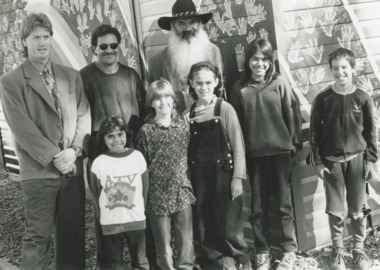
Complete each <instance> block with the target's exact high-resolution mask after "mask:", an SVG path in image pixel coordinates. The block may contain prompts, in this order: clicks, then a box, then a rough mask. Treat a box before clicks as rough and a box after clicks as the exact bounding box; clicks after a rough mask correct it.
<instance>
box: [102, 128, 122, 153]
mask: <svg viewBox="0 0 380 270" xmlns="http://www.w3.org/2000/svg"><path fill="white" fill-rule="evenodd" d="M104 142H105V143H106V145H107V147H108V150H109V151H110V152H111V153H122V152H124V151H125V144H126V143H127V134H125V131H124V130H120V127H116V128H115V129H114V130H113V131H112V132H111V133H108V134H106V135H105V136H104Z"/></svg>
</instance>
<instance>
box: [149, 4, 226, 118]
mask: <svg viewBox="0 0 380 270" xmlns="http://www.w3.org/2000/svg"><path fill="white" fill-rule="evenodd" d="M211 18H212V13H204V14H198V12H197V11H196V8H195V5H194V3H193V2H192V1H191V0H177V1H176V2H175V3H174V5H173V8H172V17H161V18H159V19H158V26H159V27H161V28H162V29H164V30H168V31H170V32H169V36H168V46H167V47H166V48H165V49H163V50H162V51H161V52H159V53H158V54H157V55H155V56H154V57H153V58H152V60H151V61H150V63H149V79H148V80H149V83H151V82H153V81H155V80H158V79H160V78H165V79H167V80H169V81H170V82H171V83H172V85H173V88H174V90H175V91H176V97H177V107H176V109H177V111H178V113H180V114H182V112H183V111H184V110H185V109H186V108H187V107H188V106H190V105H191V104H192V103H193V99H192V98H191V97H190V95H189V93H188V85H187V83H186V81H187V75H188V74H189V71H190V67H191V66H192V65H193V64H195V63H198V62H201V61H210V62H211V63H213V64H214V65H216V66H217V67H218V68H219V70H220V71H221V72H222V71H223V64H222V57H221V54H220V51H219V48H218V47H217V46H216V45H214V44H213V43H211V42H210V40H209V38H208V36H207V33H206V31H205V30H204V29H203V24H205V23H207V22H208V21H209V20H210V19H211ZM222 78H223V76H222Z"/></svg>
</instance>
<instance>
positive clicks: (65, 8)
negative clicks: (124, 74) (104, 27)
mask: <svg viewBox="0 0 380 270" xmlns="http://www.w3.org/2000/svg"><path fill="white" fill-rule="evenodd" d="M51 5H52V6H54V7H55V8H56V9H57V10H59V12H60V13H61V15H62V16H63V17H64V19H65V21H66V22H67V23H68V24H69V26H70V28H71V30H72V32H73V33H74V34H75V36H77V37H78V39H79V44H80V49H81V51H82V53H83V55H84V56H85V58H86V60H87V62H88V63H91V62H93V61H94V60H95V59H96V58H95V57H96V56H95V55H94V54H93V51H92V48H91V33H92V32H93V31H94V29H95V28H96V27H97V26H99V25H100V24H110V25H112V26H114V27H116V28H117V29H118V30H119V32H120V33H121V37H122V39H121V42H120V45H119V47H120V52H121V54H120V55H119V61H120V62H121V63H122V64H125V65H128V66H130V67H133V68H134V69H135V70H136V71H137V72H139V73H140V64H139V56H138V50H137V48H136V45H135V44H133V41H132V40H133V39H132V38H131V33H130V31H129V30H128V27H127V23H126V22H125V20H124V19H123V16H122V14H121V10H120V7H119V5H118V3H117V1H115V0H51Z"/></svg>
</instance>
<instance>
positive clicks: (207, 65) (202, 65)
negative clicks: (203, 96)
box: [187, 61, 223, 100]
mask: <svg viewBox="0 0 380 270" xmlns="http://www.w3.org/2000/svg"><path fill="white" fill-rule="evenodd" d="M201 70H208V71H211V72H212V73H213V74H214V76H215V79H218V80H219V82H218V85H217V86H216V87H215V88H214V94H215V95H216V96H217V97H220V96H221V95H222V94H223V89H222V84H223V83H222V75H221V74H220V71H219V68H218V67H217V66H215V65H213V64H211V62H209V61H205V62H199V63H196V64H194V65H192V66H191V68H190V72H189V76H187V83H188V85H189V93H190V96H191V97H192V98H193V99H194V100H198V95H197V93H195V90H194V88H193V87H192V86H191V83H190V80H193V79H194V76H195V74H196V73H197V72H199V71H201Z"/></svg>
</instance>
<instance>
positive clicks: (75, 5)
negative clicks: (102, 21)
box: [70, 0, 79, 13]
mask: <svg viewBox="0 0 380 270" xmlns="http://www.w3.org/2000/svg"><path fill="white" fill-rule="evenodd" d="M70 9H71V11H72V12H73V13H75V12H77V11H79V1H78V0H70Z"/></svg>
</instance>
